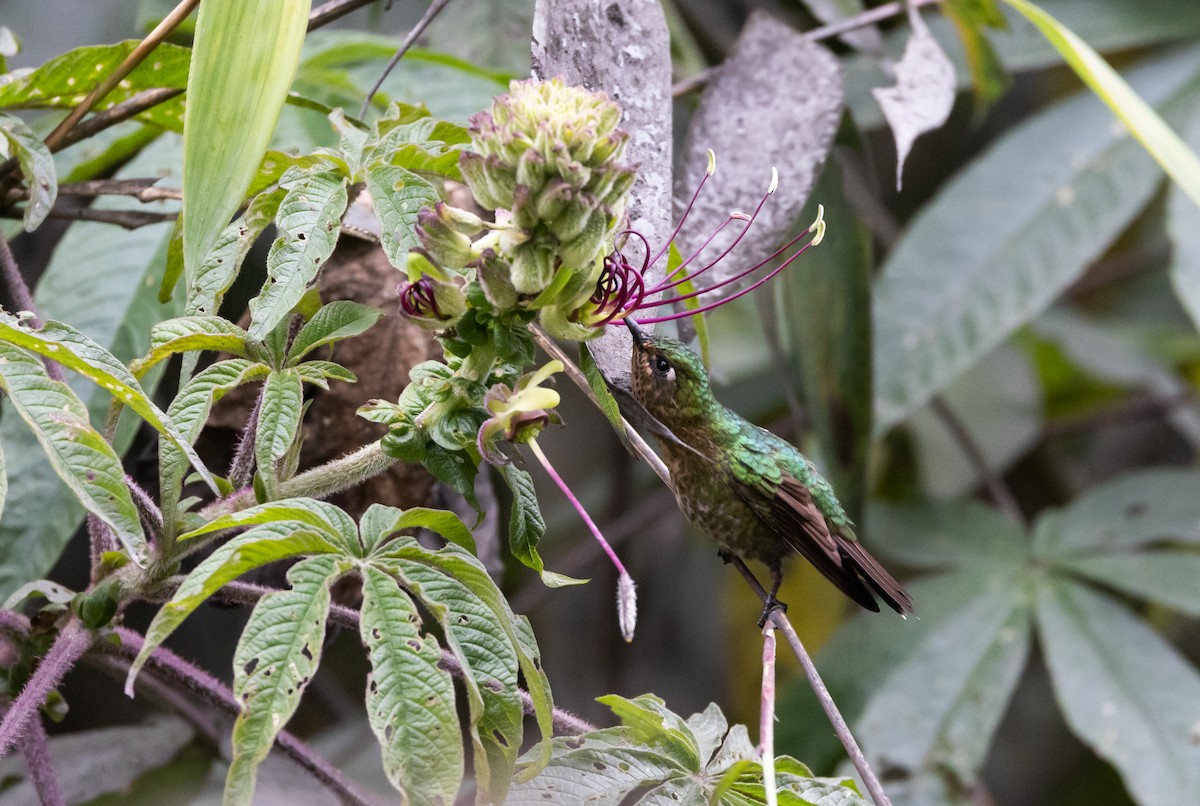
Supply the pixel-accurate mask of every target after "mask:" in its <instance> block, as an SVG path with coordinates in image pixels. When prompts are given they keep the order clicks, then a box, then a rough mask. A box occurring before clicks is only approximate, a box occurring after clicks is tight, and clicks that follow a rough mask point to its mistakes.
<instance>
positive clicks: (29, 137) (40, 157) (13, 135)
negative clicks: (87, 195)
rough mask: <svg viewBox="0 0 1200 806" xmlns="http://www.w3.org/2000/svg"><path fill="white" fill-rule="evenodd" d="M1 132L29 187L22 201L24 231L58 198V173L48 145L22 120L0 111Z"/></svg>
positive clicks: (37, 221) (41, 216)
mask: <svg viewBox="0 0 1200 806" xmlns="http://www.w3.org/2000/svg"><path fill="white" fill-rule="evenodd" d="M0 136H2V137H4V139H5V140H7V141H8V149H7V151H8V153H9V154H10V155H12V156H13V157H16V159H17V164H18V165H19V166H21V173H22V174H24V175H25V184H26V185H27V186H28V187H29V201H28V202H27V203H26V205H25V231H26V232H33V231H34V230H35V229H37V228H38V225H39V224H41V223H42V221H44V220H45V218H46V216H47V215H48V214H49V213H50V208H51V207H53V206H54V200H55V199H57V198H58V174H57V172H56V170H55V167H54V157H53V156H51V155H50V149H48V148H46V144H45V143H43V142H42V141H41V139H40V138H38V136H37V135H36V134H34V133H33V132H32V131H31V130H30V129H29V126H27V125H26V124H25V121H23V120H21V119H20V118H18V117H15V116H13V115H2V114H0Z"/></svg>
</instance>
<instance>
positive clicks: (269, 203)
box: [164, 188, 287, 315]
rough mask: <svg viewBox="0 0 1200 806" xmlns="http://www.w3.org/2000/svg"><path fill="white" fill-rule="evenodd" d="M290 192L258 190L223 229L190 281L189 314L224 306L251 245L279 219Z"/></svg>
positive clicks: (206, 312) (212, 310) (197, 313)
mask: <svg viewBox="0 0 1200 806" xmlns="http://www.w3.org/2000/svg"><path fill="white" fill-rule="evenodd" d="M286 196H287V191H286V190H284V189H283V188H276V189H275V190H272V191H268V192H265V193H260V194H258V195H257V196H255V197H254V199H253V200H251V202H250V204H249V206H247V207H246V211H245V212H244V213H242V215H241V216H240V217H239V218H238V219H237V220H236V221H234V222H233V223H231V224H230V225H229V226H227V227H226V228H225V229H224V230H222V231H221V234H220V235H218V236H217V240H216V241H215V242H214V243H213V245H212V249H210V250H209V252H208V254H207V255H205V256H204V260H202V261H201V262H200V267H199V268H198V269H196V272H195V276H194V277H192V279H191V282H190V284H189V285H188V289H187V303H186V310H187V312H188V313H189V314H192V315H204V314H214V315H215V314H216V313H217V311H218V310H220V308H221V302H222V300H224V298H225V292H226V291H228V290H229V287H230V286H231V285H233V281H234V280H236V279H237V275H238V272H239V271H240V270H241V268H242V263H243V261H245V259H246V254H247V253H248V252H249V251H250V247H252V246H254V242H255V241H257V240H258V236H260V235H262V233H263V230H265V229H266V228H267V226H268V225H270V224H271V223H272V222H273V221H274V220H275V216H276V214H278V212H279V205H280V204H282V203H283V200H284V197H286ZM164 283H165V280H164Z"/></svg>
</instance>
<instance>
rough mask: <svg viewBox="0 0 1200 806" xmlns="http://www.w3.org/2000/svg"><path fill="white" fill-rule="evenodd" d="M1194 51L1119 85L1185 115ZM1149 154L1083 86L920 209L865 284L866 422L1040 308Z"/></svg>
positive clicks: (949, 375)
mask: <svg viewBox="0 0 1200 806" xmlns="http://www.w3.org/2000/svg"><path fill="white" fill-rule="evenodd" d="M1198 75H1200V51H1197V50H1195V49H1192V50H1188V51H1185V52H1182V53H1176V54H1172V55H1171V56H1168V57H1165V58H1162V59H1158V60H1156V61H1155V62H1153V63H1151V64H1147V65H1145V66H1143V67H1141V68H1138V69H1137V70H1135V71H1132V72H1131V73H1130V83H1131V84H1132V85H1133V86H1134V87H1136V88H1138V89H1139V90H1140V91H1141V92H1142V93H1143V94H1144V96H1145V97H1146V99H1147V100H1148V101H1149V102H1150V103H1152V104H1154V105H1156V106H1157V107H1159V108H1160V109H1161V110H1162V111H1163V114H1164V115H1165V116H1166V117H1167V119H1168V120H1178V119H1180V117H1181V116H1182V115H1184V114H1186V113H1188V112H1190V111H1191V109H1192V107H1193V105H1194V102H1195V99H1196V96H1197V92H1198V86H1197V81H1196V78H1197V76H1198ZM1158 183H1159V175H1158V173H1157V171H1156V170H1155V168H1154V163H1153V160H1151V159H1150V158H1149V156H1148V155H1147V154H1146V153H1145V152H1144V151H1143V150H1142V149H1141V147H1140V146H1138V144H1137V143H1135V142H1134V141H1132V140H1131V139H1130V138H1129V137H1127V136H1123V133H1121V132H1119V131H1117V130H1116V127H1114V126H1113V125H1112V122H1111V119H1110V117H1109V113H1108V111H1107V110H1106V109H1105V108H1104V106H1103V105H1102V104H1100V103H1099V102H1098V101H1096V99H1095V98H1093V97H1091V96H1090V95H1081V96H1079V97H1076V98H1073V99H1070V100H1068V101H1066V102H1063V103H1060V104H1058V105H1056V106H1055V107H1052V108H1051V109H1049V110H1048V111H1046V112H1043V113H1042V114H1040V115H1038V116H1036V117H1035V118H1033V119H1032V120H1030V121H1029V122H1027V123H1024V124H1022V125H1021V126H1018V127H1017V128H1015V129H1013V130H1012V131H1011V132H1010V133H1009V134H1007V135H1006V136H1004V137H1003V138H1001V139H1000V140H999V141H998V142H997V143H996V144H995V145H994V146H992V148H991V149H989V150H988V151H987V152H985V153H984V154H983V155H982V156H980V157H979V158H978V159H976V160H975V162H974V163H972V164H971V165H969V166H968V167H967V168H966V169H964V170H963V171H961V172H960V173H959V174H958V176H956V177H955V178H954V179H953V180H951V181H950V182H949V183H948V184H947V185H946V186H945V187H944V188H943V189H942V190H941V192H940V193H939V194H938V195H937V196H936V197H935V198H934V200H933V201H932V202H931V203H930V204H928V205H926V207H925V208H924V210H923V211H922V212H921V213H919V214H918V215H917V216H916V218H915V219H914V220H913V222H912V224H911V225H910V226H909V228H908V231H907V232H906V234H905V236H904V237H903V238H902V239H901V241H900V243H899V244H898V245H897V246H896V248H895V250H894V251H893V252H892V254H891V255H890V256H889V258H888V260H887V262H886V264H885V265H884V268H883V270H882V272H881V275H880V278H879V281H878V282H877V283H876V286H875V296H874V305H873V309H874V320H873V321H874V324H875V334H874V345H875V347H874V362H873V363H874V366H875V368H876V384H875V412H876V419H875V430H876V433H877V434H880V433H883V432H884V431H886V430H888V429H889V428H891V427H892V426H894V425H895V424H896V423H898V422H900V421H901V420H903V419H904V418H905V417H907V416H908V415H909V414H911V413H912V411H913V410H915V409H916V408H917V407H918V406H921V405H923V404H924V403H925V402H927V401H928V400H929V399H930V398H931V397H932V396H933V395H934V394H936V393H937V392H938V391H940V390H941V389H943V388H944V387H945V386H946V385H947V384H948V383H950V381H952V380H953V379H954V378H955V377H957V376H958V375H960V374H961V373H962V372H963V371H965V370H966V369H968V368H969V367H971V366H973V365H974V364H975V363H976V362H977V361H978V360H979V359H980V357H982V356H983V355H984V354H985V353H986V352H988V351H989V350H991V349H992V348H993V347H995V346H996V345H997V344H998V343H1000V341H1002V340H1003V339H1005V338H1007V337H1008V335H1010V334H1011V333H1012V332H1013V331H1014V330H1015V329H1016V328H1018V327H1020V326H1021V325H1022V324H1024V323H1026V322H1028V321H1029V320H1030V319H1032V318H1033V317H1034V316H1036V315H1037V314H1039V313H1040V312H1041V311H1042V310H1044V309H1045V308H1046V307H1047V306H1048V305H1049V304H1050V302H1051V301H1052V300H1053V299H1054V298H1055V297H1056V296H1058V294H1059V293H1060V292H1061V291H1062V289H1063V288H1065V287H1066V286H1067V285H1068V284H1069V283H1070V282H1071V281H1072V280H1074V279H1075V278H1076V277H1078V276H1079V274H1080V273H1081V272H1082V271H1083V270H1084V269H1085V268H1086V267H1087V265H1088V264H1089V263H1090V262H1091V261H1092V260H1094V259H1095V258H1096V257H1098V256H1099V255H1100V254H1101V253H1102V252H1103V251H1104V249H1105V248H1106V246H1107V245H1108V244H1109V243H1110V242H1111V241H1112V240H1113V239H1114V238H1115V237H1116V236H1117V235H1118V234H1119V233H1120V231H1121V230H1122V229H1123V228H1124V227H1125V226H1126V225H1127V224H1128V223H1129V221H1130V219H1131V218H1132V217H1133V215H1134V214H1135V213H1136V212H1137V211H1138V210H1140V209H1142V207H1143V205H1144V204H1145V202H1146V201H1147V200H1148V199H1149V198H1150V195H1151V194H1152V193H1153V192H1154V190H1155V188H1156V187H1157V186H1158Z"/></svg>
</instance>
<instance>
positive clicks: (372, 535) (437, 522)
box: [359, 504, 475, 554]
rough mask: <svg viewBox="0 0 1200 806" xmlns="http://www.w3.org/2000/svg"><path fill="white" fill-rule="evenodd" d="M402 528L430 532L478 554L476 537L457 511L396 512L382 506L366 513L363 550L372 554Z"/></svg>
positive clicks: (361, 528)
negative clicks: (386, 539) (427, 530)
mask: <svg viewBox="0 0 1200 806" xmlns="http://www.w3.org/2000/svg"><path fill="white" fill-rule="evenodd" d="M402 529H429V530H430V531H432V532H437V533H438V534H439V535H441V536H442V537H444V538H445V539H446V540H448V541H449V542H451V543H453V544H455V545H456V546H459V547H460V548H463V549H465V550H466V551H468V552H470V553H471V554H475V538H474V537H473V536H472V535H471V530H470V529H468V528H467V525H466V524H465V523H463V522H462V519H461V518H459V517H458V516H457V515H455V514H454V513H453V512H450V511H449V510H445V509H431V508H429V507H413V508H411V509H396V508H395V507H388V506H384V505H382V504H372V505H371V507H370V508H369V509H368V510H367V511H366V512H365V513H363V516H362V520H361V522H360V524H359V535H360V538H361V541H362V546H363V551H364V552H365V553H366V554H370V553H371V552H373V551H375V549H376V548H377V547H378V546H379V544H380V543H381V542H382V541H383V540H384V539H385V538H388V537H391V536H392V535H394V534H396V533H397V532H399V531H401V530H402Z"/></svg>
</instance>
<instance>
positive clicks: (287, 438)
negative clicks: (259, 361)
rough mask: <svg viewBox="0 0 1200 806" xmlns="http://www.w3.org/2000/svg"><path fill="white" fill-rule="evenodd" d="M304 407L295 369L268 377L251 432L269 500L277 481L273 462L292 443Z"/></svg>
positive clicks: (279, 457) (277, 459)
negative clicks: (266, 485)
mask: <svg viewBox="0 0 1200 806" xmlns="http://www.w3.org/2000/svg"><path fill="white" fill-rule="evenodd" d="M303 407H304V388H303V386H302V385H301V383H300V375H299V373H297V372H296V370H294V369H284V370H279V371H276V372H272V373H271V374H270V375H268V376H267V381H266V383H265V384H263V390H262V397H261V398H260V401H259V409H258V424H257V425H256V426H255V429H254V457H255V461H256V462H257V463H258V472H259V473H261V474H262V475H263V477H264V479H266V480H267V482H268V491H269V492H270V494H271V496H272V497H274V496H275V487H276V485H277V484H278V482H279V476H278V470H277V468H276V467H275V463H276V462H278V461H279V460H280V459H282V458H283V455H284V454H285V453H287V451H288V448H290V447H291V445H292V442H294V441H295V439H296V434H297V433H298V432H299V430H300V412H301V409H302V408H303Z"/></svg>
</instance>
